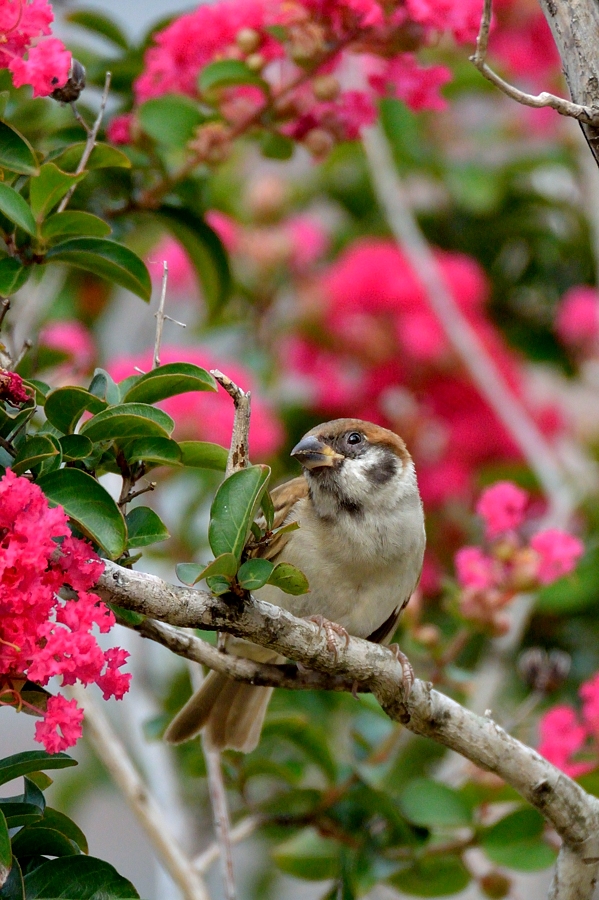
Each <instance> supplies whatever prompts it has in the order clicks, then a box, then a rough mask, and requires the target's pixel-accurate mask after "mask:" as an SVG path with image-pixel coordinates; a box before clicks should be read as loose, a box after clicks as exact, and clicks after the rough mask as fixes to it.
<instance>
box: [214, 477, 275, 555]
mask: <svg viewBox="0 0 599 900" xmlns="http://www.w3.org/2000/svg"><path fill="white" fill-rule="evenodd" d="M269 477H270V469H269V468H268V466H250V467H249V468H247V469H241V470H240V471H239V472H234V473H233V475H231V476H230V477H229V478H227V479H226V480H225V481H223V483H222V484H221V486H220V488H219V489H218V491H217V492H216V496H215V497H214V500H213V502H212V507H211V509H210V525H209V528H208V540H209V542H210V547H211V548H212V552H213V553H214V555H215V556H220V554H221V553H232V554H233V555H234V556H235V557H236V558H237V559H240V558H241V554H242V552H243V548H244V547H245V545H246V542H247V539H248V537H249V533H250V526H251V524H252V522H253V521H254V518H255V515H256V511H257V509H258V506H259V504H260V498H261V496H262V493H263V492H264V491H265V490H266V485H267V483H268V479H269Z"/></svg>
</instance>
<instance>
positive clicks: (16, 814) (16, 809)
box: [0, 800, 42, 872]
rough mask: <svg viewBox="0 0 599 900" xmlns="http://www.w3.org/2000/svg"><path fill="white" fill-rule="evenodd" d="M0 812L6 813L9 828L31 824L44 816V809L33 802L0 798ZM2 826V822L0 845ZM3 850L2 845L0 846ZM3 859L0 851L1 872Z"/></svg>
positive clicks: (0, 842) (0, 837) (0, 841)
mask: <svg viewBox="0 0 599 900" xmlns="http://www.w3.org/2000/svg"><path fill="white" fill-rule="evenodd" d="M0 812H3V813H4V816H5V818H6V824H7V825H8V827H9V828H18V827H19V826H20V825H31V824H32V823H33V822H37V821H38V820H41V818H42V810H41V809H39V807H37V806H35V804H33V803H10V802H7V801H6V800H0ZM1 833H2V827H1V824H0V845H1V844H2V836H1ZM0 851H1V846H0ZM1 871H2V860H1V852H0V872H1Z"/></svg>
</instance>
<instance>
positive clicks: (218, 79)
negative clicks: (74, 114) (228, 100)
mask: <svg viewBox="0 0 599 900" xmlns="http://www.w3.org/2000/svg"><path fill="white" fill-rule="evenodd" d="M234 84H254V85H257V86H258V87H261V88H262V89H263V90H264V91H268V85H267V84H266V82H265V81H264V79H263V78H260V76H259V75H257V74H256V73H255V72H252V70H251V69H250V68H248V66H247V65H246V64H245V63H244V62H242V60H240V59H219V60H217V62H213V63H210V65H208V66H205V67H204V68H203V69H202V71H201V72H200V75H199V78H198V87H199V89H200V91H201V92H202V93H205V92H206V91H209V90H211V89H212V88H220V87H230V86H231V85H234Z"/></svg>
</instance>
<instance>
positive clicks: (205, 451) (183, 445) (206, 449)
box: [179, 441, 229, 472]
mask: <svg viewBox="0 0 599 900" xmlns="http://www.w3.org/2000/svg"><path fill="white" fill-rule="evenodd" d="M179 448H180V450H181V462H182V463H183V465H184V466H189V467H190V468H193V469H216V471H217V472H224V471H225V469H226V468H227V458H228V456H229V451H228V450H227V449H226V448H225V447H221V446H220V444H211V443H209V442H208V441H179Z"/></svg>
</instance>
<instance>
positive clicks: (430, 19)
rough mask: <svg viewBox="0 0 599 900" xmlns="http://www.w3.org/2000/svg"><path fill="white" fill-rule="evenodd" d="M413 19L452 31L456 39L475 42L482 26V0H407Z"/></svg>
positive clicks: (432, 26)
mask: <svg viewBox="0 0 599 900" xmlns="http://www.w3.org/2000/svg"><path fill="white" fill-rule="evenodd" d="M405 5H406V10H407V12H408V14H409V16H410V18H411V19H414V21H415V22H419V23H420V24H421V25H423V26H424V27H426V28H432V29H435V30H437V31H451V32H453V34H454V36H455V38H456V40H458V41H461V42H467V41H470V42H473V41H475V40H476V35H477V34H478V29H479V26H480V16H481V5H480V0H406V4H405Z"/></svg>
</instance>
